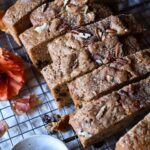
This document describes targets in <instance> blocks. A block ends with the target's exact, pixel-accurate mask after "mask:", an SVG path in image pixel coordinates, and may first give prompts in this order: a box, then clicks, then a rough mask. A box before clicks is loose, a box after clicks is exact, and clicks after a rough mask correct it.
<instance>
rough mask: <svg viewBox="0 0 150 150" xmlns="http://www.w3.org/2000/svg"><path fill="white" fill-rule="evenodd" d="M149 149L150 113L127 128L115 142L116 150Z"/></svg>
mask: <svg viewBox="0 0 150 150" xmlns="http://www.w3.org/2000/svg"><path fill="white" fill-rule="evenodd" d="M149 149H150V113H149V114H148V115H147V116H145V118H144V119H143V120H142V121H140V122H139V123H138V124H137V125H135V126H134V127H133V128H132V129H131V130H129V131H128V132H127V133H126V134H125V135H124V136H123V137H121V138H120V140H119V141H118V142H117V144H116V150H149Z"/></svg>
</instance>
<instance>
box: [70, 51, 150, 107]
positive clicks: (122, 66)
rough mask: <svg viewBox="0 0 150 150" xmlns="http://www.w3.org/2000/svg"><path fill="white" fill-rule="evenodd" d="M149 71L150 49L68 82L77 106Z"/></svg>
mask: <svg viewBox="0 0 150 150" xmlns="http://www.w3.org/2000/svg"><path fill="white" fill-rule="evenodd" d="M149 73H150V49H147V50H143V51H140V52H137V53H135V54H133V55H129V56H126V57H122V58H120V59H117V60H116V61H115V62H112V63H110V64H107V65H103V66H101V67H99V68H98V69H96V70H94V71H92V72H91V73H88V74H86V75H84V76H82V77H79V78H77V79H75V80H74V81H72V82H71V83H69V84H68V88H69V91H70V94H71V97H72V99H73V101H74V103H75V105H76V106H77V107H81V106H82V105H84V104H85V103H86V102H88V101H91V100H92V99H94V98H97V97H101V96H103V95H105V94H108V93H110V92H112V91H114V90H117V89H119V88H120V87H122V86H124V85H127V84H129V83H131V82H132V81H135V80H137V79H139V78H142V77H144V76H145V75H147V74H149Z"/></svg>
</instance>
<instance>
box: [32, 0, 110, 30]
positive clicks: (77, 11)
mask: <svg viewBox="0 0 150 150" xmlns="http://www.w3.org/2000/svg"><path fill="white" fill-rule="evenodd" d="M111 14H112V13H111V11H110V9H109V8H108V7H105V6H103V5H102V4H96V3H92V4H91V3H88V1H74V0H69V1H68V3H67V4H66V5H65V1H64V0H55V1H54V2H51V3H46V4H43V5H42V6H40V7H38V8H37V9H36V10H35V11H33V12H32V14H31V16H30V20H31V22H32V24H33V25H34V26H37V25H42V23H43V22H50V21H51V20H52V19H54V18H59V17H61V18H64V20H65V21H66V22H69V24H71V25H72V27H73V25H74V26H78V24H79V25H81V24H82V23H83V22H85V23H84V24H88V23H91V22H92V21H98V20H99V19H101V18H105V17H108V16H110V15H111ZM87 15H88V16H89V17H90V18H91V20H90V19H87ZM66 16H68V17H67V18H66ZM76 17H77V18H76ZM73 18H74V19H73ZM70 19H73V20H70Z"/></svg>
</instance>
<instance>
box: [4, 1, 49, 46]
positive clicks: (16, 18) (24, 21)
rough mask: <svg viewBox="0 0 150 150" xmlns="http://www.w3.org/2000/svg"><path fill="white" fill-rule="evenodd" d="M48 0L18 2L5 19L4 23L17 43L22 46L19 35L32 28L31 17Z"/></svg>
mask: <svg viewBox="0 0 150 150" xmlns="http://www.w3.org/2000/svg"><path fill="white" fill-rule="evenodd" d="M45 1H46V0H30V1H27V0H17V2H16V3H15V4H14V5H13V6H11V7H10V8H9V9H8V10H7V11H6V14H5V15H4V17H3V22H4V24H5V25H6V27H7V28H8V30H9V32H10V34H11V35H12V36H13V38H14V39H15V41H16V42H17V43H18V44H19V45H21V41H20V39H19V34H21V33H22V32H24V31H25V30H26V29H27V28H29V27H30V26H31V22H30V18H29V15H30V13H31V12H32V11H33V10H34V9H36V8H37V7H38V6H40V5H41V4H43V3H44V2H45Z"/></svg>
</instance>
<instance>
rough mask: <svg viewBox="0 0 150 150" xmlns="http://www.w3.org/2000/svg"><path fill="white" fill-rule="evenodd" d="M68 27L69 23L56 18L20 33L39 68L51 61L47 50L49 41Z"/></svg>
mask: <svg viewBox="0 0 150 150" xmlns="http://www.w3.org/2000/svg"><path fill="white" fill-rule="evenodd" d="M68 28H69V27H68V25H66V24H64V22H63V21H62V20H60V19H57V18H56V19H54V20H53V21H52V22H51V23H50V24H48V23H43V25H41V26H35V27H32V28H30V29H28V30H26V31H25V32H24V33H22V34H21V35H20V39H21V41H22V43H23V45H24V46H25V48H26V50H27V53H28V54H29V56H30V58H31V60H32V62H33V64H34V65H35V66H36V67H37V68H38V69H39V70H41V69H42V68H43V67H44V66H46V65H47V64H49V63H50V62H51V58H50V55H49V54H48V51H47V44H48V42H49V41H50V40H53V39H54V38H55V37H57V36H59V35H61V34H64V33H65V32H66V31H67V30H68Z"/></svg>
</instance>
